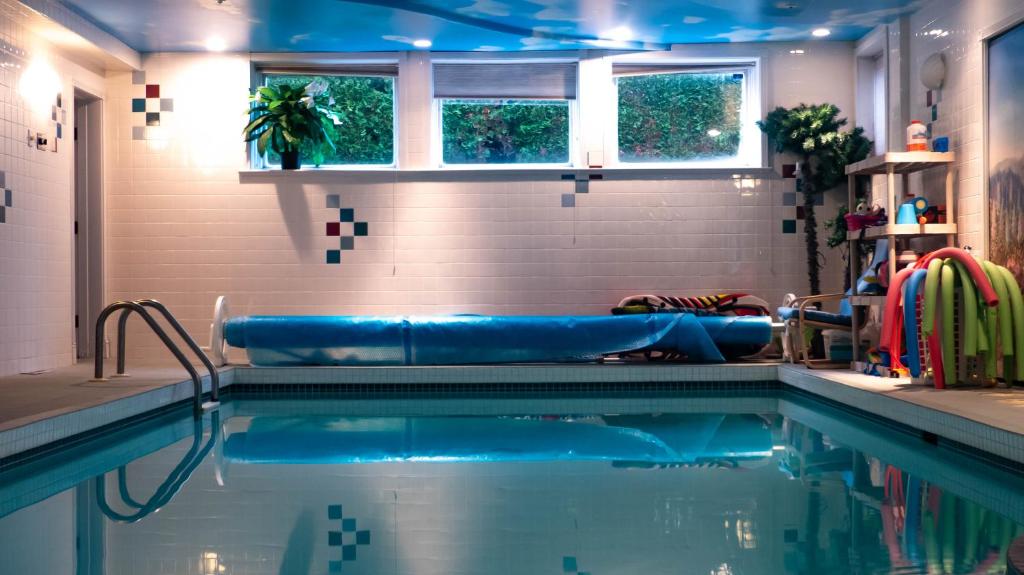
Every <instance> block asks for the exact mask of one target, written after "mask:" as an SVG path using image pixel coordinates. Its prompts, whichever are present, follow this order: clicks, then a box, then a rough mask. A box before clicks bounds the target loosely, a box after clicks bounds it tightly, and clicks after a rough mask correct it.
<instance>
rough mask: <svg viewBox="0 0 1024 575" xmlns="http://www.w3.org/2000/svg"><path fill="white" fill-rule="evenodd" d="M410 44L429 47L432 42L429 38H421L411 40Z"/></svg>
mask: <svg viewBox="0 0 1024 575" xmlns="http://www.w3.org/2000/svg"><path fill="white" fill-rule="evenodd" d="M412 45H413V46H416V47H417V48H429V47H431V46H433V45H434V43H433V42H431V41H430V40H427V39H423V40H413V42H412Z"/></svg>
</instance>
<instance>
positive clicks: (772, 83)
mask: <svg viewBox="0 0 1024 575" xmlns="http://www.w3.org/2000/svg"><path fill="white" fill-rule="evenodd" d="M792 47H793V46H792V45H789V44H769V45H749V46H736V45H734V46H723V47H721V48H716V47H713V46H707V47H702V48H700V50H702V52H703V53H720V54H723V55H735V54H737V53H740V52H743V53H747V54H748V55H749V54H754V55H759V56H761V57H762V58H763V66H764V70H765V74H766V76H767V78H768V79H767V86H766V91H765V94H764V99H765V106H766V109H771V108H773V107H774V106H776V105H782V106H791V105H795V104H797V103H799V102H804V101H806V102H820V101H831V102H834V103H836V104H837V105H839V106H840V107H841V108H843V109H844V110H848V111H850V113H852V108H853V106H852V98H853V87H852V84H853V81H852V66H853V59H852V46H851V45H849V44H845V43H828V44H824V43H818V44H814V45H805V46H803V47H804V48H805V49H806V52H807V53H806V54H805V55H803V56H792V55H790V54H789V50H790V49H791V48H792ZM716 50H717V52H716ZM144 68H145V72H146V75H147V77H146V81H147V83H158V84H160V89H161V96H163V97H168V98H174V100H175V111H174V112H173V113H170V114H167V115H164V116H163V117H162V118H161V119H162V121H163V123H164V125H163V126H161V127H160V131H159V132H156V133H154V134H152V135H153V136H155V137H157V138H158V139H157V140H155V141H133V140H132V139H131V138H132V130H131V128H132V126H133V125H140V124H141V122H140V119H139V118H138V117H137V116H138V115H136V117H133V116H132V112H130V110H131V105H130V101H129V100H130V98H131V97H133V96H136V97H138V94H137V93H133V92H139V91H140V90H141V87H140V86H133V85H132V83H131V75H130V74H128V73H114V74H110V75H109V76H108V95H109V106H108V110H109V112H108V115H107V117H108V118H109V119H110V120H111V121H110V123H109V124H108V126H107V130H108V131H107V148H108V154H107V158H108V190H107V193H108V195H109V198H110V203H109V206H110V208H109V213H108V216H109V217H108V224H109V234H110V239H111V242H110V252H109V262H110V263H109V269H110V283H109V286H110V293H109V297H110V299H111V300H113V299H121V298H136V297H154V298H157V299H160V300H162V301H164V302H165V303H167V304H168V305H169V306H170V308H171V309H172V310H173V311H174V312H175V313H176V314H178V315H179V316H180V317H181V318H183V321H184V323H185V325H186V327H187V328H188V329H189V330H190V331H192V332H193V333H194V334H196V335H197V336H201V337H205V334H206V331H207V329H208V325H209V320H210V316H211V307H212V304H213V301H214V299H215V298H216V296H217V295H220V294H227V295H229V296H230V298H231V300H232V304H233V311H234V312H235V313H238V314H252V313H271V314H289V313H314V314H319V313H337V314H370V313H379V314H396V313H421V314H432V313H494V314H567V313H582V314H605V313H608V310H609V308H610V307H611V306H613V305H614V304H616V303H617V302H618V301H619V299H620V298H622V297H623V296H626V295H630V294H634V293H645V292H668V293H690V294H692V293H707V292H712V291H718V290H728V291H733V290H738V291H745V292H751V293H754V294H757V295H759V296H761V297H763V298H765V299H767V300H768V301H769V302H771V303H772V304H773V305H775V304H777V303H778V302H779V301H780V300H781V298H782V296H783V295H784V294H785V293H786V292H789V291H797V292H804V291H806V285H807V282H806V272H805V264H804V255H803V253H804V252H803V242H802V229H803V224H802V222H798V233H796V234H791V235H789V234H786V235H784V234H782V220H783V219H784V218H793V217H794V214H795V209H794V208H793V207H783V206H782V203H783V202H782V194H783V193H784V192H792V191H793V189H794V184H793V180H783V179H780V178H778V177H775V176H773V177H769V178H765V179H757V180H754V181H753V185H752V187H750V188H748V189H745V190H742V191H741V190H739V189H737V186H736V184H735V183H734V182H733V180H732V179H731V178H730V177H729V174H727V173H723V174H721V175H720V176H715V177H709V176H707V175H704V176H702V177H686V176H682V177H679V178H665V177H650V178H645V179H639V180H637V179H634V180H615V179H613V178H614V176H613V175H612V176H606V177H607V178H609V179H607V180H605V181H594V182H591V184H590V189H589V193H588V194H577V195H576V203H577V205H576V208H575V209H573V208H562V207H561V196H562V194H567V193H569V194H571V193H573V191H574V188H575V184H574V182H572V181H561V180H559V176H560V174H559V173H535V174H532V175H531V174H529V173H524V172H514V173H509V174H507V175H502V174H497V175H496V174H494V173H493V172H480V173H470V174H467V173H465V172H463V173H452V174H451V175H439V174H438V173H437V172H406V173H401V174H395V173H393V172H376V173H366V172H363V173H353V174H337V173H334V174H329V175H309V176H296V175H295V174H289V175H288V176H290V177H280V178H268V177H266V176H259V177H253V178H243V180H244V183H240V181H239V180H240V177H239V173H238V172H239V170H244V169H246V159H245V154H244V147H243V146H242V145H241V143H240V136H239V134H240V130H241V127H242V125H243V124H244V116H243V114H242V111H243V110H244V106H245V95H246V90H247V88H248V84H249V61H248V58H247V57H243V56H231V55H226V56H208V55H181V54H157V55H152V56H150V57H148V58H146V60H145V62H144ZM826 74H827V75H830V80H829V82H822V81H821V78H822V77H825V75H826ZM420 131H421V132H422V130H420ZM404 144H405V143H404V142H400V145H404ZM413 146H414V147H418V148H422V146H419V145H418V144H413ZM400 153H402V152H400ZM408 153H414V154H418V156H417V157H421V158H422V157H426V155H427V154H426V153H425V152H424V151H423V150H422V149H418V150H412V151H411V152H408ZM780 163H781V162H780ZM328 194H340V195H341V203H342V207H351V208H354V209H355V211H356V220H358V221H368V222H369V236H368V237H357V238H356V240H355V250H354V251H351V252H343V255H342V257H343V262H342V263H341V264H340V265H328V264H325V263H324V262H325V250H327V249H329V248H331V247H332V246H336V244H337V238H329V237H327V236H326V235H325V225H326V222H327V221H328V220H329V219H330V218H331V217H332V216H334V215H335V213H336V212H335V211H334V210H330V209H327V208H326V207H325V206H326V196H327V195H328ZM840 195H845V192H841V193H840V192H837V193H836V196H837V198H838V197H839V196H840ZM833 210H834V205H833V201H832V200H831V199H830V200H829V201H828V203H827V205H826V207H825V208H823V209H820V210H819V218H820V219H824V218H825V217H827V216H829V215H831V213H833ZM822 242H823V244H824V240H822ZM828 255H829V264H828V266H827V267H826V275H825V277H826V284H825V285H826V288H827V289H836V290H837V289H839V288H840V287H841V285H842V284H841V281H842V276H841V271H840V270H841V267H840V266H841V265H842V264H841V261H840V257H839V254H838V252H831V253H829V254H828ZM140 331H141V330H140ZM135 337H136V336H133V338H135ZM137 341H138V342H139V346H141V348H146V347H147V346H148V345H150V344H152V343H153V342H154V341H155V340H153V339H145V336H143V335H142V334H139V336H138V338H137ZM132 347H135V346H134V345H133V346H132ZM137 349H138V348H137Z"/></svg>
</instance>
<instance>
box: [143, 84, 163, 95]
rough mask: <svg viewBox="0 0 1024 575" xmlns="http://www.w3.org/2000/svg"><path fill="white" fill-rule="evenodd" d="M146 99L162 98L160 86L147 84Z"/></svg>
mask: <svg viewBox="0 0 1024 575" xmlns="http://www.w3.org/2000/svg"><path fill="white" fill-rule="evenodd" d="M146 97H147V98H159V97H160V84H146Z"/></svg>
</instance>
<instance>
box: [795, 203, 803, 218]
mask: <svg viewBox="0 0 1024 575" xmlns="http://www.w3.org/2000/svg"><path fill="white" fill-rule="evenodd" d="M796 219H798V220H802V219H804V207H803V206H797V207H796Z"/></svg>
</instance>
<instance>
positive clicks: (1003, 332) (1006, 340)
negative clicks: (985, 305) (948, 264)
mask: <svg viewBox="0 0 1024 575" xmlns="http://www.w3.org/2000/svg"><path fill="white" fill-rule="evenodd" d="M982 266H983V267H984V268H985V273H987V274H988V278H989V279H988V281H990V282H992V288H993V289H995V290H996V295H997V296H999V305H998V306H996V309H997V310H998V314H999V319H998V322H999V343H1000V345H1001V347H1002V350H1003V355H1004V356H1007V355H1013V314H1012V313H1011V311H1010V296H1009V294H1008V293H1007V291H1006V283H1005V282H1004V281H1003V274H1001V273H1000V272H999V268H997V267H996V265H995V264H994V263H992V262H990V261H984V262H982ZM997 348H998V347H997V346H993V349H997Z"/></svg>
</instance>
